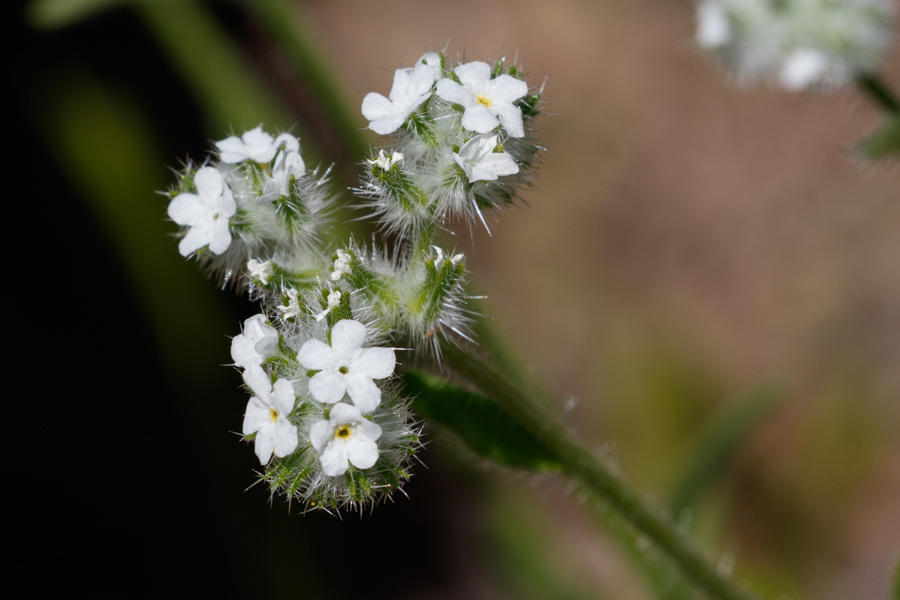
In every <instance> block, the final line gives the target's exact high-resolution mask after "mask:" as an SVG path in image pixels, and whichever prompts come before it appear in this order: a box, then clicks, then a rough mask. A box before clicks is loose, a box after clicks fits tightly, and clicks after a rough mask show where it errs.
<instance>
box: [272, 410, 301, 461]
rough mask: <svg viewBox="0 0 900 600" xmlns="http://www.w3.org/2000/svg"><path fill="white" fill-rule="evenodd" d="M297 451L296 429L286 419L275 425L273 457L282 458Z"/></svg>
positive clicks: (279, 420)
mask: <svg viewBox="0 0 900 600" xmlns="http://www.w3.org/2000/svg"><path fill="white" fill-rule="evenodd" d="M296 449H297V427H295V426H294V424H293V423H291V422H290V421H288V420H287V419H281V418H279V419H278V422H277V423H275V456H277V457H279V458H284V457H285V456H287V455H288V454H290V453H291V452H293V451H294V450H296Z"/></svg>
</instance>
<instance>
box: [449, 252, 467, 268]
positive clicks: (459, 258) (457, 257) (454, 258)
mask: <svg viewBox="0 0 900 600" xmlns="http://www.w3.org/2000/svg"><path fill="white" fill-rule="evenodd" d="M464 260H466V255H465V254H454V255H453V256H451V257H450V262H451V263H452V264H453V266H454V267H455V266H457V265H458V264H459V263H461V262H462V261H464Z"/></svg>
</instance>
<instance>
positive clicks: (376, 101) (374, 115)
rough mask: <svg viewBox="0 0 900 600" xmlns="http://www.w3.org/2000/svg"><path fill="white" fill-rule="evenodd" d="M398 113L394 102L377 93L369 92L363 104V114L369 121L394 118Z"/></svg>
mask: <svg viewBox="0 0 900 600" xmlns="http://www.w3.org/2000/svg"><path fill="white" fill-rule="evenodd" d="M397 112H398V109H397V107H396V106H395V105H394V103H393V102H391V101H390V100H388V99H387V98H385V97H384V96H382V95H381V94H376V93H375V92H369V93H368V94H366V97H365V98H363V102H362V114H363V116H364V117H365V118H366V119H368V120H369V121H375V120H378V119H384V118H386V117H390V116H394V115H396V114H397Z"/></svg>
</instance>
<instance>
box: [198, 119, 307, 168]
mask: <svg viewBox="0 0 900 600" xmlns="http://www.w3.org/2000/svg"><path fill="white" fill-rule="evenodd" d="M215 144H216V148H218V149H219V153H220V156H219V159H220V160H221V161H222V162H223V163H228V164H233V163H239V162H241V161H244V160H248V159H249V160H252V161H255V162H257V163H260V164H264V163H268V162H271V160H272V159H273V158H275V153H276V152H278V149H279V148H281V147H282V146H284V147H285V148H287V149H288V150H292V151H294V152H299V151H300V140H298V139H297V138H296V137H294V136H292V135H291V134H289V133H282V134H281V135H279V136H278V137H277V138H273V137H272V136H271V135H269V134H268V133H266V132H265V131H263V128H262V125H260V126H259V127H256V128H254V129H251V130H250V131H247V132H245V133H244V134H243V135H242V136H241V137H236V136H231V137H229V138H225V139H224V140H221V141H218V142H216V143H215Z"/></svg>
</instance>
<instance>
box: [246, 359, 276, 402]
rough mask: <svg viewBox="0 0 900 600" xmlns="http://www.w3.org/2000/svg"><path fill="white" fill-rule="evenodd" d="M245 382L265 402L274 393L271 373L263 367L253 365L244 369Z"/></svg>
mask: <svg viewBox="0 0 900 600" xmlns="http://www.w3.org/2000/svg"><path fill="white" fill-rule="evenodd" d="M244 383H246V384H247V387H248V388H250V390H251V391H252V392H253V393H254V394H256V395H257V396H258V397H259V398H260V399H261V400H262V401H263V403H267V402H268V400H269V396H271V395H272V383H271V381H270V380H269V375H268V374H267V373H266V372H265V371H263V370H262V368H261V367H251V368H249V369H247V370H246V371H244Z"/></svg>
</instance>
